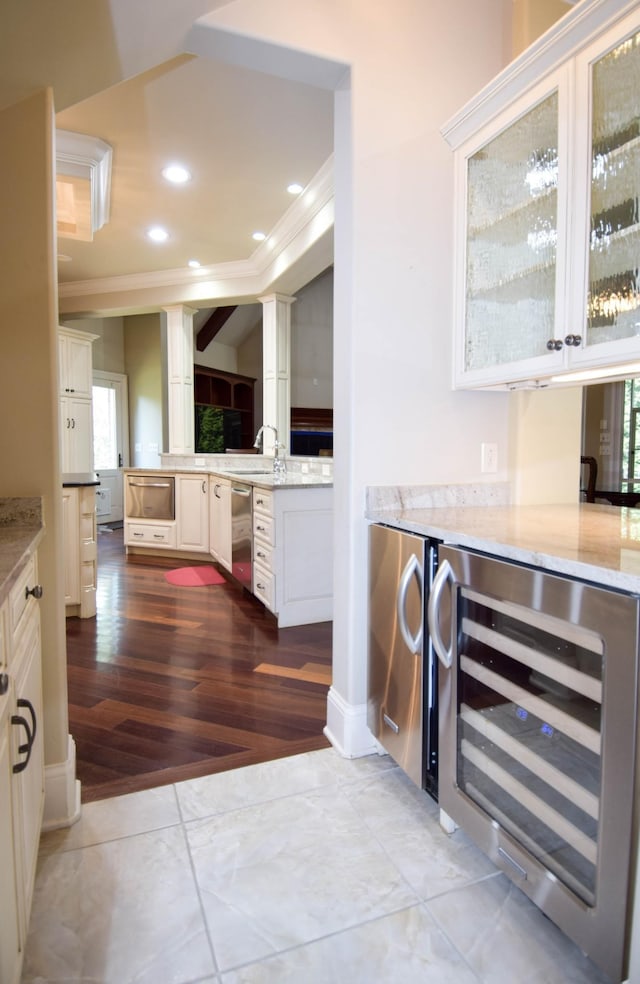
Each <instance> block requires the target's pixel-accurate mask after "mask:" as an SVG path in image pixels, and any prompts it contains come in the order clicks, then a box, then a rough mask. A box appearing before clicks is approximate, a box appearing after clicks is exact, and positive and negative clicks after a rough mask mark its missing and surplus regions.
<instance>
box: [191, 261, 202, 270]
mask: <svg viewBox="0 0 640 984" xmlns="http://www.w3.org/2000/svg"><path fill="white" fill-rule="evenodd" d="M188 266H190V267H191V269H192V270H198V269H199V267H200V260H189V263H188Z"/></svg>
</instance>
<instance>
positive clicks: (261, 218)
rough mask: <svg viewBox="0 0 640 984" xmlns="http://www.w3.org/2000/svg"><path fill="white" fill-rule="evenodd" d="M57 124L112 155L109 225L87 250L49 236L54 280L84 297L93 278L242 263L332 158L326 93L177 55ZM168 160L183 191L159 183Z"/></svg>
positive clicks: (89, 101) (330, 98)
mask: <svg viewBox="0 0 640 984" xmlns="http://www.w3.org/2000/svg"><path fill="white" fill-rule="evenodd" d="M56 127H57V129H58V130H64V131H71V132H73V133H80V134H85V135H88V136H91V137H94V138H99V140H102V141H104V142H106V143H107V144H108V145H109V146H110V147H111V148H112V152H113V156H112V170H111V190H110V210H109V216H108V221H107V222H106V224H105V225H103V226H102V228H100V229H98V230H97V231H96V232H95V233H94V236H93V241H91V242H85V241H81V240H78V239H74V238H67V237H64V236H62V237H60V236H59V239H58V254H59V261H58V277H59V283H60V284H61V285H65V288H64V289H65V291H73V290H74V288H77V289H79V291H82V289H83V285H85V286H86V282H87V281H93V282H95V281H100V280H101V279H103V278H113V277H131V276H132V275H140V276H144V275H148V274H157V275H158V276H159V277H160V279H162V276H161V272H162V271H167V273H168V274H169V272H171V273H174V274H175V271H187V270H188V266H187V264H188V261H189V260H190V259H197V260H198V261H199V262H200V263H201V264H202V266H203V267H212V266H217V265H219V264H224V263H234V262H236V263H237V262H238V261H244V260H248V259H250V258H251V256H252V255H253V253H254V252H255V250H256V249H257V248H259V245H258V243H257V242H256V241H254V240H253V238H252V234H253V233H254V232H255V231H258V230H259V231H261V232H263V233H265V234H266V235H267V236H268V234H269V233H270V232H271V230H273V229H274V227H275V226H276V225H277V224H278V223H279V222H282V220H283V216H285V215H286V214H288V213H290V212H292V211H294V210H295V208H296V205H295V198H296V197H297V196H292V195H291V194H290V193H289V192H287V186H288V185H289V184H291V183H292V182H296V183H298V184H300V185H302V187H303V188H304V187H306V185H307V184H308V183H309V182H310V181H311V180H312V179H313V178H314V176H315V175H316V174H317V173H318V172H319V171H320V169H321V168H322V166H323V165H324V164H325V162H326V161H327V160H328V159H329V158H330V157H331V155H332V152H333V93H332V92H331V91H327V90H326V89H321V88H316V87H315V86H311V85H306V84H302V83H297V82H290V81H287V80H285V79H281V78H276V77H275V76H272V75H266V74H263V73H260V72H254V71H251V70H248V69H245V68H240V67H237V66H234V65H229V64H222V63H221V62H217V61H214V60H211V59H208V58H200V57H197V56H194V55H183V56H180V57H177V58H173V59H172V60H170V61H168V62H165V63H164V64H162V65H159V66H158V67H156V68H154V69H152V70H150V71H148V72H145V73H143V74H142V75H139V76H137V77H135V78H133V79H131V80H128V81H126V82H122V83H120V84H119V85H116V86H113V87H112V88H110V89H107V90H105V91H103V92H101V93H98V94H97V95H94V96H92V97H91V98H89V99H86V100H85V101H83V102H81V103H78V104H76V105H74V106H71V107H69V108H66V109H64V110H63V111H61V112H59V113H58V114H57V115H56ZM175 161H179V162H180V163H182V164H184V165H185V166H186V167H187V168H188V169H189V171H190V172H191V174H192V180H191V181H189V182H188V183H187V184H184V185H181V186H172V185H169V184H168V183H167V182H166V181H165V180H164V179H163V177H162V174H161V171H162V168H163V167H165V166H166V165H167V164H169V163H172V162H175ZM300 197H301V198H302V197H303V196H300ZM153 225H162V226H164V227H166V229H167V230H168V232H169V239H168V240H167V241H166V242H165V243H162V244H154V243H152V242H150V241H149V240H148V239H147V238H146V230H147V229H148V228H149V227H150V226H153ZM61 257H65V258H64V259H62V258H61ZM221 303H222V302H221ZM204 313H205V312H204V311H203V312H202V314H201V318H200V320H202V316H203V315H204ZM223 330H225V329H223ZM227 331H229V329H227Z"/></svg>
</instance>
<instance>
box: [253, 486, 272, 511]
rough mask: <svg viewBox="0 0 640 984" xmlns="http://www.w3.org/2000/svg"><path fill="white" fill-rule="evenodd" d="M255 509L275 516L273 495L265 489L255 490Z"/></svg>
mask: <svg viewBox="0 0 640 984" xmlns="http://www.w3.org/2000/svg"><path fill="white" fill-rule="evenodd" d="M253 511H254V512H260V513H266V514H267V515H268V516H273V495H272V494H271V492H267V491H266V490H265V489H256V488H254V490H253Z"/></svg>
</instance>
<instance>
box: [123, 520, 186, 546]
mask: <svg viewBox="0 0 640 984" xmlns="http://www.w3.org/2000/svg"><path fill="white" fill-rule="evenodd" d="M124 542H125V544H126V546H128V547H135V545H136V544H140V546H143V547H171V548H175V545H176V526H175V523H154V522H152V521H149V522H126V523H125V524H124Z"/></svg>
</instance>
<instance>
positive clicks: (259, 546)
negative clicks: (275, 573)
mask: <svg viewBox="0 0 640 984" xmlns="http://www.w3.org/2000/svg"><path fill="white" fill-rule="evenodd" d="M271 554H272V550H271V547H270V546H267V544H266V543H264V542H263V541H262V540H261V539H258V538H257V537H256V542H255V543H254V545H253V559H254V560H255V561H256V563H257V564H259V565H260V567H262V568H263V570H266V571H272V570H273V564H272V562H271Z"/></svg>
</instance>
